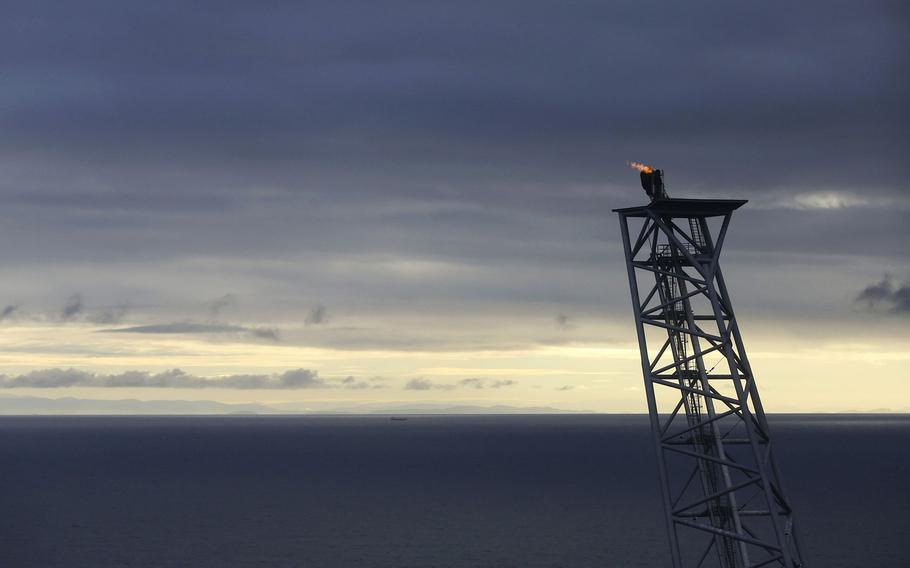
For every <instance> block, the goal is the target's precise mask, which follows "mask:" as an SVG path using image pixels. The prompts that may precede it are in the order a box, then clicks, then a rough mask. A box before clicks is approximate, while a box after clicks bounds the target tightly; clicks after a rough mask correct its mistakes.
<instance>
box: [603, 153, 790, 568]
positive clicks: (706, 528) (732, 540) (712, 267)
mask: <svg viewBox="0 0 910 568" xmlns="http://www.w3.org/2000/svg"><path fill="white" fill-rule="evenodd" d="M632 165H633V167H636V168H638V169H639V170H640V171H641V181H642V187H643V188H644V189H645V191H646V192H647V193H648V195H649V196H650V197H651V202H650V203H649V204H648V205H643V206H640V207H629V208H625V209H616V210H615V212H616V213H618V214H619V219H620V226H621V228H622V239H623V246H624V249H625V254H626V267H627V269H628V273H629V286H630V288H631V292H632V307H633V309H634V313H635V325H636V328H637V331H638V343H639V348H640V350H641V367H642V372H643V373H644V379H645V393H646V395H647V400H648V412H649V413H650V418H651V430H652V433H653V439H654V445H655V447H656V449H657V461H658V468H659V474H660V484H661V490H662V494H663V500H664V508H665V513H666V523H667V531H668V532H669V536H670V548H671V554H672V557H673V567H674V568H699V567H720V568H757V567H759V566H784V567H786V568H796V567H799V566H804V564H803V560H802V554H801V552H800V548H799V545H798V542H797V538H796V533H795V531H794V526H793V524H794V522H793V511H792V509H791V507H790V502H789V501H788V500H787V497H786V495H785V493H784V490H783V487H782V486H781V482H780V474H779V472H778V468H777V465H776V463H775V461H774V457H773V452H772V443H771V433H770V431H769V429H768V422H767V420H766V419H765V412H764V409H763V408H762V403H761V399H760V398H759V395H758V389H757V387H756V385H755V378H754V376H753V375H752V369H751V367H750V365H749V359H748V357H747V356H746V350H745V347H744V345H743V339H742V336H741V335H740V332H739V327H738V326H737V322H736V316H735V315H734V312H733V305H732V303H731V300H730V296H729V294H728V292H727V286H726V284H725V283H724V277H723V273H722V272H721V269H720V264H719V262H718V260H719V257H720V253H721V249H722V247H723V244H724V237H725V236H726V234H727V228H728V227H729V225H730V218H731V217H732V215H733V211H734V210H736V209H738V208H739V207H741V206H742V205H743V204H744V203H746V201H743V200H728V199H671V198H669V196H668V195H667V192H666V190H665V188H664V183H663V172H662V171H661V170H655V169H651V168H649V167H647V166H644V165H643V164H635V163H633V164H632ZM630 237H634V238H630Z"/></svg>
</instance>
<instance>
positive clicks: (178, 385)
mask: <svg viewBox="0 0 910 568" xmlns="http://www.w3.org/2000/svg"><path fill="white" fill-rule="evenodd" d="M362 385H367V386H362ZM379 386H381V385H376V383H371V382H368V381H358V380H356V379H353V378H352V377H346V378H344V379H323V378H321V377H319V375H318V374H317V373H316V371H312V370H310V369H294V370H290V371H285V372H284V373H279V374H273V375H239V374H238V375H228V376H222V377H200V376H198V375H193V374H190V373H187V372H185V371H182V370H180V369H172V370H170V371H164V372H161V373H149V372H145V371H127V372H124V373H119V374H109V375H104V374H96V373H90V372H87V371H82V370H79V369H42V370H38V371H32V372H29V373H25V374H22V375H0V388H6V389H11V388H67V387H105V388H174V389H202V388H218V389H242V390H249V389H277V390H299V389H323V388H352V389H360V388H378V387H379Z"/></svg>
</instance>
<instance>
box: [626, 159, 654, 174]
mask: <svg viewBox="0 0 910 568" xmlns="http://www.w3.org/2000/svg"><path fill="white" fill-rule="evenodd" d="M627 163H628V164H629V167H630V168H634V169H636V170H638V171H640V172H642V173H646V174H650V173H651V172H653V171H654V168H652V167H651V166H649V165H647V164H642V163H641V162H627Z"/></svg>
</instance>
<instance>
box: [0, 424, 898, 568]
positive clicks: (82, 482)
mask: <svg viewBox="0 0 910 568" xmlns="http://www.w3.org/2000/svg"><path fill="white" fill-rule="evenodd" d="M772 424H773V427H774V435H775V436H776V438H777V452H778V456H779V459H780V461H781V464H782V469H783V474H784V477H785V482H786V483H787V487H788V490H789V492H790V493H791V497H792V500H793V501H794V504H795V506H796V507H797V512H798V514H799V517H800V519H799V520H800V522H801V532H802V534H803V540H804V542H805V546H806V548H807V550H808V552H809V560H810V562H811V564H810V568H856V567H864V566H888V567H897V566H910V488H908V487H910V486H908V484H910V452H908V450H910V416H906V415H901V416H882V415H880V416H857V415H849V416H848V415H838V416H775V417H774V418H773V422H772ZM0 430H2V436H0V482H2V485H0V492H2V493H0V512H2V514H0V539H2V540H0V566H2V567H12V568H16V567H20V566H21V567H86V568H104V567H113V566H117V567H119V566H131V567H153V566H154V567H169V566H174V567H176V566H180V567H218V568H222V567H231V566H239V567H245V566H251V567H252V566H256V567H273V566H275V567H319V568H332V567H342V566H344V567H358V568H359V567H363V568H373V567H415V568H416V567H421V568H424V567H470V566H482V567H511V566H514V567H522V568H526V567H527V568H533V567H566V568H570V567H579V568H580V567H595V566H596V567H598V568H604V567H606V568H610V567H616V568H634V567H668V566H669V559H668V558H667V556H666V549H667V546H666V538H665V535H664V526H663V522H662V514H661V504H660V500H659V496H658V491H657V481H656V472H655V468H654V461H653V458H652V450H651V447H650V446H649V437H648V436H649V434H648V424H647V419H646V417H644V416H615V415H614V416H609V415H594V416H592V415H579V416H492V417H491V416H483V417H479V416H418V417H411V418H410V419H409V420H408V421H406V422H397V421H396V422H393V421H390V420H389V419H388V417H378V416H362V417H337V416H325V417H274V416H273V417H258V416H238V417H31V416H29V417H2V418H0Z"/></svg>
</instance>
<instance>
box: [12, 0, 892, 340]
mask: <svg viewBox="0 0 910 568" xmlns="http://www.w3.org/2000/svg"><path fill="white" fill-rule="evenodd" d="M214 14H217V17H215V16H213V15H214ZM907 27H908V9H907V7H906V4H905V3H902V2H883V1H881V2H880V1H873V2H867V3H862V4H859V3H855V2H846V1H835V2H821V1H818V0H816V1H810V2H800V3H790V2H780V1H773V2H770V3H768V2H766V3H761V4H757V3H752V4H749V3H729V4H724V5H719V4H717V3H715V2H704V1H696V2H686V3H676V4H673V3H665V2H649V1H645V2H639V1H635V2H632V1H631V0H629V1H627V2H596V1H588V2H584V1H582V2H572V3H562V4H559V5H556V4H555V3H552V2H546V3H545V2H535V1H527V0H522V1H518V0H500V1H494V2H487V3H453V2H444V1H435V0H430V1H427V2H419V3H414V2H404V1H400V0H392V1H390V2H382V3H377V2H366V1H354V2H343V3H330V2H323V3H300V2H290V1H287V2H281V1H278V2H268V3H256V4H250V3H241V2H217V3H216V2H201V3H185V2H176V1H162V2H154V3H148V2H136V1H126V2H122V1H121V2H117V1H113V0H107V1H102V0H89V1H86V2H79V3H60V2H47V1H30V2H24V1H18V0H17V1H14V2H11V3H7V4H6V5H5V6H4V17H3V18H2V19H0V49H2V52H3V54H4V55H3V58H2V62H0V70H2V72H3V77H4V81H3V86H2V88H0V119H2V121H3V124H4V127H3V129H2V130H0V166H2V167H3V168H2V172H3V173H2V176H0V198H2V199H4V202H5V203H7V204H8V207H9V210H8V212H7V216H6V219H7V221H6V222H5V223H4V224H3V225H2V226H0V242H15V243H18V245H17V246H16V247H11V248H10V249H9V250H6V251H5V255H6V256H5V257H4V261H5V262H6V263H7V269H8V270H13V271H14V272H15V270H14V269H16V268H18V269H19V272H24V273H28V272H29V271H30V270H33V267H34V266H36V265H42V266H43V265H48V266H54V267H59V268H60V270H61V271H65V270H69V271H71V272H72V273H78V274H84V273H85V270H84V265H85V263H92V266H93V267H94V268H96V269H97V270H96V272H97V274H98V280H99V281H105V282H106V281H107V280H108V275H109V274H115V275H118V276H119V279H113V280H112V282H114V283H113V284H110V286H109V287H107V288H104V290H105V291H104V294H106V295H103V296H102V295H100V294H99V293H98V292H96V290H94V289H92V288H89V287H88V285H86V286H82V285H79V287H78V288H76V287H75V286H76V284H72V286H73V287H72V288H70V289H79V290H82V291H84V292H85V293H86V296H87V297H88V298H99V297H102V298H107V297H110V296H111V295H112V294H114V293H116V292H114V291H112V290H117V288H115V285H116V284H122V285H123V286H127V285H130V286H132V287H133V288H134V289H137V290H140V291H145V292H146V293H147V297H146V298H145V299H146V300H147V304H148V305H167V302H169V301H170V302H173V301H174V298H185V297H187V295H191V296H192V297H194V298H196V300H195V301H197V302H199V303H202V302H203V301H204V300H203V299H205V298H211V296H212V294H214V293H220V291H222V290H224V289H225V288H224V287H225V286H226V284H227V283H229V285H230V289H231V290H237V291H238V293H243V294H246V293H247V290H249V291H251V292H252V293H255V294H258V293H259V292H260V291H262V292H263V294H262V296H263V297H268V298H269V301H271V302H273V303H272V304H270V305H268V306H265V307H266V308H270V309H272V310H273V312H279V311H280V312H281V313H282V314H287V317H288V319H293V321H294V323H299V322H300V321H303V322H304V323H305V324H309V325H310V326H311V327H315V329H313V330H311V331H313V332H314V334H315V332H316V331H319V332H327V328H328V327H330V326H319V325H317V324H320V323H322V322H324V321H325V319H326V312H325V311H324V309H323V311H322V312H319V311H318V308H313V307H312V306H310V305H308V300H298V299H296V298H319V299H320V301H323V302H325V303H326V304H328V305H330V306H333V310H334V306H336V305H337V306H345V310H348V306H349V305H351V306H354V307H352V308H350V311H355V310H358V309H360V310H364V311H369V309H370V308H372V307H374V306H383V305H386V304H389V303H394V305H396V306H398V305H402V306H403V307H402V310H401V311H402V312H404V311H405V310H411V309H413V304H412V303H410V302H411V301H412V300H413V299H414V298H420V299H422V300H423V301H425V302H426V304H425V306H426V309H427V311H428V312H432V311H433V310H436V311H437V312H438V313H443V314H444V313H446V312H451V311H452V310H453V309H461V308H462V307H463V306H473V307H469V308H464V309H465V311H466V312H467V311H468V310H471V309H473V310H476V311H478V312H479V311H489V310H494V311H495V310H496V309H497V306H501V305H503V304H505V303H507V302H514V303H521V304H523V305H525V306H529V307H528V308H527V310H534V309H538V307H540V306H545V307H543V308H541V313H540V316H539V318H540V319H539V321H542V322H547V321H548V320H549V319H550V318H552V317H553V314H555V313H563V311H565V312H566V313H572V314H582V313H584V314H588V313H591V312H592V311H593V310H595V309H600V307H602V306H608V307H609V308H610V309H612V308H613V307H616V306H620V305H622V309H626V308H625V304H626V303H627V302H628V298H627V293H626V292H625V287H626V283H625V282H624V281H623V280H622V279H621V278H617V279H614V280H615V281H614V280H609V282H608V284H609V288H608V287H607V286H606V285H605V281H606V279H608V278H612V275H610V274H607V272H608V269H607V268H606V267H610V266H613V267H615V266H619V267H620V269H619V270H620V271H621V266H622V265H621V259H620V255H621V253H620V252H619V249H618V247H617V245H616V227H615V224H613V222H612V221H605V218H607V217H608V216H609V215H610V214H609V210H610V208H611V207H616V206H623V205H630V204H636V203H639V202H640V201H641V200H643V199H644V195H643V194H642V193H641V192H640V190H639V189H638V188H637V187H636V185H637V181H636V178H635V175H634V173H633V172H631V171H629V170H628V169H627V167H626V166H625V163H626V161H627V160H643V161H646V162H651V163H654V164H655V165H658V166H660V167H663V168H665V169H666V170H667V183H668V187H669V190H670V193H671V195H675V196H693V197H699V196H708V195H711V196H725V197H727V196H729V197H746V198H749V199H750V200H752V203H750V206H749V208H748V209H746V210H744V212H743V213H737V219H736V224H735V226H734V227H732V228H731V233H730V238H729V241H728V249H727V250H728V251H730V250H731V249H732V250H738V251H745V252H749V253H755V254H756V255H768V256H774V257H775V261H776V259H777V258H779V257H782V256H786V257H787V258H788V259H789V261H790V262H791V263H792V264H793V265H805V263H806V261H807V260H813V259H817V258H818V257H819V256H821V255H833V254H837V255H841V256H850V257H853V258H854V259H861V258H866V257H867V256H868V255H869V254H870V251H875V253H876V254H878V255H882V256H885V257H889V258H893V259H897V260H895V261H894V262H895V264H894V265H895V266H897V265H898V264H897V263H901V262H907V255H908V252H907V247H906V246H904V245H903V243H905V242H907V241H908V240H910V225H908V224H907V222H906V219H907V215H908V213H910V197H908V195H910V191H908V190H910V187H908V183H907V181H906V180H907V179H910V177H908V174H910V171H908V166H907V161H906V159H905V155H906V150H907V148H908V133H907V130H906V128H905V126H904V125H905V124H906V123H907V122H908V121H907V118H908V110H907V105H906V100H907V99H908V95H910V81H908V79H907V77H908V73H907V67H908V66H907V63H908V55H907V54H908V53H910V49H908V48H907V47H908V46H907V35H906V29H907ZM870 219H874V222H872V221H870ZM398 258H405V259H418V260H425V261H432V262H436V263H439V264H441V265H444V266H443V268H445V269H446V270H441V271H440V274H439V275H436V274H435V273H434V272H433V271H432V270H428V271H425V272H421V271H420V270H416V271H408V270H400V271H397V272H396V271H395V270H385V271H383V270H380V269H376V270H373V271H370V270H366V269H365V268H364V267H365V266H369V265H370V263H374V264H380V265H384V266H385V267H386V268H387V267H388V266H392V262H391V261H392V260H395V259H398ZM213 259H214V260H213ZM217 259H221V260H223V263H222V264H217V265H215V264H213V263H214V262H215V260H217ZM175 260H176V261H184V260H185V261H186V262H187V265H186V266H184V265H179V264H177V263H175V262H174V261H175ZM341 260H344V261H345V262H347V264H346V265H344V266H339V265H340V264H342V263H340V261H341ZM393 268H394V266H393ZM404 268H405V269H408V267H404ZM755 270H758V269H755ZM478 272H482V273H483V274H482V275H481V276H482V277H478V274H477V273H478ZM130 275H135V276H132V277H130ZM55 276H57V275H55ZM213 282H215V283H216V284H215V285H212V283H213ZM819 285H820V286H822V287H833V286H837V285H838V284H837V283H836V282H834V281H833V279H831V278H827V277H825V278H819ZM97 286H98V287H103V286H102V285H101V284H97ZM813 286H815V283H813ZM851 286H854V287H855V284H852V285H851ZM605 290H609V291H605ZM213 291H215V292H213ZM841 293H843V291H841ZM48 294H50V292H49V293H48ZM744 295H745V294H744ZM10 297H15V298H17V299H19V298H21V297H22V296H20V295H18V294H16V295H15V296H13V295H12V292H11V294H10ZM58 297H59V296H58ZM130 297H132V296H130ZM396 302H400V304H398V303H396ZM263 303H264V304H265V303H267V302H266V301H264V302H263ZM29 305H32V304H29ZM196 305H197V306H198V304H196ZM453 306H455V307H453ZM77 308H78V309H77ZM226 308H227V306H224V307H220V308H217V309H215V307H214V305H213V306H212V310H211V311H210V314H209V316H210V317H211V318H212V319H217V317H218V315H217V314H219V313H221V311H222V310H223V309H226ZM241 308H243V309H246V306H242V307H237V308H236V309H237V310H240V309H241ZM46 309H47V310H50V308H46ZM55 309H56V306H55ZM73 309H76V312H75V314H78V313H79V310H80V309H83V307H80V306H78V305H74V306H73ZM231 309H232V310H234V309H235V307H234V306H231ZM251 309H252V308H251ZM172 310H173V311H172V313H168V314H166V315H162V316H161V317H160V319H159V320H158V321H177V320H180V319H182V318H183V317H186V316H185V315H184V314H183V313H180V312H179V311H178V310H177V308H172ZM338 313H339V315H338V316H336V315H335V312H334V311H333V313H332V316H333V319H335V318H336V317H337V318H338V319H339V320H340V319H341V318H342V317H343V316H342V315H341V314H342V313H343V312H342V309H341V308H339V309H338ZM349 313H350V312H349ZM75 314H74V315H73V316H66V310H64V313H63V314H62V315H61V316H60V317H59V318H58V319H64V320H65V319H67V318H70V319H74V320H79V319H80V317H82V318H85V317H86V316H84V315H83V316H79V315H75ZM232 314H233V311H232ZM261 317H262V318H263V319H264V318H265V316H261ZM579 317H582V316H581V315H579ZM259 318H260V314H259V313H256V314H254V315H253V316H251V317H250V318H249V319H246V320H243V321H258V319H259ZM237 319H238V320H239V319H240V316H237ZM267 321H271V320H267ZM567 321H568V323H571V320H567ZM586 321H587V320H586ZM200 325H201V324H200ZM225 325H226V324H225ZM544 325H546V323H545V324H544ZM558 325H559V320H557V326H558ZM140 327H144V326H140ZM550 327H552V326H550ZM250 329H251V331H249V332H244V331H241V330H235V331H233V332H225V333H236V334H240V335H243V334H244V333H247V336H249V334H253V335H256V334H266V335H267V334H268V333H269V332H268V330H269V329H270V328H255V329H254V328H250ZM134 332H135V333H154V332H155V331H154V330H148V329H146V330H144V331H134ZM157 332H158V333H164V332H165V331H162V330H161V329H159V330H158V331H157ZM172 332H173V333H178V332H174V331H172ZM179 333H221V332H218V331H216V330H209V331H198V332H194V331H183V332H179ZM414 335H417V334H416V333H415V334H414ZM420 335H421V336H423V341H425V342H428V343H433V344H434V345H439V347H438V348H439V349H446V348H447V347H446V346H445V345H442V344H443V343H445V341H446V339H445V338H440V337H438V336H436V335H433V334H432V333H429V332H426V333H424V332H421V333H420ZM564 335H565V334H564ZM380 336H382V337H380ZM266 338H267V337H266ZM377 338H378V339H382V340H384V341H395V339H396V338H395V337H386V336H385V335H384V334H383V333H382V332H381V331H380V332H377V333H376V334H375V336H374V337H372V338H367V339H366V340H363V341H362V342H361V343H362V344H364V345H366V344H375V342H376V341H377ZM405 339H407V340H410V337H408V338H405ZM484 340H486V338H484ZM313 341H327V340H326V339H324V338H321V339H313ZM339 341H343V339H339ZM358 341H361V340H360V339H359V338H358ZM491 342H492V343H494V344H496V345H498V346H501V345H502V344H503V341H502V340H501V338H499V337H493V338H492V339H491ZM402 343H403V344H404V343H406V341H404V340H402Z"/></svg>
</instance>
